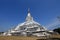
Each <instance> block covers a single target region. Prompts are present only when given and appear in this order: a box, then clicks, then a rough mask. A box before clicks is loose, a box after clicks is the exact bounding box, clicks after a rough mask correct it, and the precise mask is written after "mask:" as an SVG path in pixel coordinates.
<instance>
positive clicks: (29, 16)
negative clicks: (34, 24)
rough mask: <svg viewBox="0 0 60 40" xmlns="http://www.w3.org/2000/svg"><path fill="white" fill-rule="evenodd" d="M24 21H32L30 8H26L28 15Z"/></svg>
mask: <svg viewBox="0 0 60 40" xmlns="http://www.w3.org/2000/svg"><path fill="white" fill-rule="evenodd" d="M26 21H28V22H29V21H33V17H32V16H31V14H30V8H28V15H27V17H26Z"/></svg>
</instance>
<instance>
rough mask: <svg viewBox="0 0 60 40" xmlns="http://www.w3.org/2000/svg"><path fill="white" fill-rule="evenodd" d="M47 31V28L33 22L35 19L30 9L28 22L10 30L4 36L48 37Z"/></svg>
mask: <svg viewBox="0 0 60 40" xmlns="http://www.w3.org/2000/svg"><path fill="white" fill-rule="evenodd" d="M46 30H47V29H45V27H43V26H42V25H41V24H39V23H37V22H35V21H34V20H33V17H32V16H31V15H30V10H29V9H28V15H27V17H26V21H25V22H23V23H21V24H18V26H17V27H16V28H14V29H12V30H10V31H9V32H7V33H5V34H4V35H10V36H11V35H20V36H21V35H23V36H31V35H34V36H46V35H47V34H48V33H46Z"/></svg>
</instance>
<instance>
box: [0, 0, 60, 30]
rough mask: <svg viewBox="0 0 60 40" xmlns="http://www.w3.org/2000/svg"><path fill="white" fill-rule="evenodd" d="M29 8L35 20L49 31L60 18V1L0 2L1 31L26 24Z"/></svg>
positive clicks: (0, 0) (2, 0)
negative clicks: (22, 23)
mask: <svg viewBox="0 0 60 40" xmlns="http://www.w3.org/2000/svg"><path fill="white" fill-rule="evenodd" d="M28 8H30V12H31V15H32V16H33V18H34V20H35V21H37V22H38V23H40V24H41V25H44V26H45V27H46V28H48V29H51V28H52V27H50V25H52V24H54V23H56V17H57V16H60V0H0V31H7V30H8V29H10V28H13V27H15V26H17V25H18V24H19V23H21V22H24V21H25V18H26V16H27V11H28ZM48 26H49V27H48Z"/></svg>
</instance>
